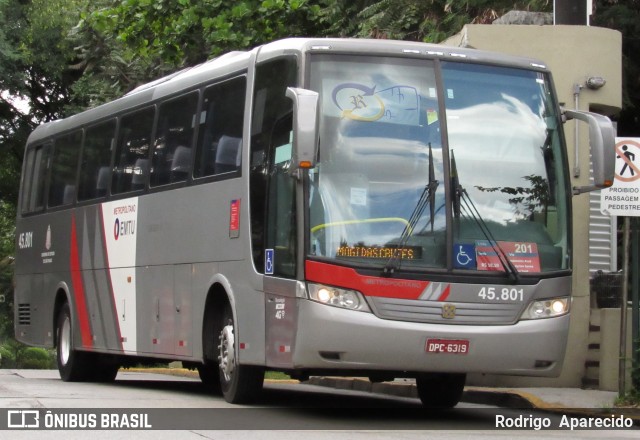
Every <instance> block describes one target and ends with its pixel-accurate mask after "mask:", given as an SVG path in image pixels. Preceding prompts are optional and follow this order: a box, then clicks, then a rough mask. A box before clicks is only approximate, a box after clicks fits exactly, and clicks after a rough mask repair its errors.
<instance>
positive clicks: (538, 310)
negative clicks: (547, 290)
mask: <svg viewBox="0 0 640 440" xmlns="http://www.w3.org/2000/svg"><path fill="white" fill-rule="evenodd" d="M570 304H571V300H570V299H569V298H567V297H562V298H549V299H541V300H537V301H533V302H532V303H531V304H529V307H527V308H526V310H525V311H524V313H523V314H522V318H521V319H540V318H553V317H556V316H562V315H566V314H567V313H569V306H570Z"/></svg>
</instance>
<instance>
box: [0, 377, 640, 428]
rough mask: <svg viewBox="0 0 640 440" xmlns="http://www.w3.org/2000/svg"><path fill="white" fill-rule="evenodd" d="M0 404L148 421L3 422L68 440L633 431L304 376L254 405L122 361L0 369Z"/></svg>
mask: <svg viewBox="0 0 640 440" xmlns="http://www.w3.org/2000/svg"><path fill="white" fill-rule="evenodd" d="M0 408H4V409H3V410H2V411H0V417H3V418H7V420H8V421H7V420H0V427H2V426H5V427H6V426H8V425H9V424H10V423H9V422H11V424H13V425H15V424H16V420H17V419H16V418H15V417H21V416H22V414H25V415H26V416H28V417H32V416H33V415H34V414H38V417H39V423H40V424H41V426H43V425H44V418H45V415H47V417H49V419H48V421H49V422H47V423H48V424H47V427H49V428H51V427H55V426H54V425H56V423H58V426H65V427H68V426H69V423H70V422H69V420H70V419H69V417H70V416H69V414H75V416H73V417H77V418H76V421H79V422H78V423H89V422H91V421H92V420H93V421H94V422H96V423H94V425H100V420H101V417H107V418H108V417H115V419H112V422H113V423H115V424H120V425H119V426H120V427H121V428H123V427H124V428H127V426H126V425H127V424H131V425H132V424H134V422H135V423H138V422H140V421H142V420H143V421H144V423H146V424H147V425H151V427H152V428H153V429H146V428H145V429H142V430H136V431H132V430H123V429H121V430H92V431H91V432H90V433H88V432H87V431H85V430H52V429H45V430H25V429H20V428H18V429H13V430H7V431H0V437H1V438H3V439H7V438H8V439H14V438H15V439H35V438H37V439H38V440H45V439H49V438H51V439H53V438H61V436H62V435H63V434H64V438H65V439H70V440H72V439H76V438H77V439H86V438H87V437H89V438H90V439H91V440H98V439H102V438H105V439H121V438H141V439H150V440H164V439H172V440H174V439H176V438H180V439H182V438H186V439H203V438H204V439H216V440H218V439H249V438H251V439H255V438H257V437H259V438H265V439H276V438H277V439H279V440H282V439H284V440H286V439H299V438H301V437H302V438H304V439H305V440H315V439H328V438H330V439H332V440H341V439H360V438H362V439H365V438H366V439H367V440H377V439H389V438H392V439H409V440H413V439H424V438H427V437H428V438H436V439H438V438H442V439H470V438H492V439H493V438H505V439H507V438H508V439H511V438H514V437H516V436H517V437H518V438H519V439H529V438H537V439H538V438H551V439H553V438H585V439H588V438H594V439H595V438H598V439H600V438H620V439H623V438H624V439H627V438H628V439H637V438H638V431H629V430H619V431H607V432H603V431H589V430H581V431H567V430H551V431H550V430H542V431H537V430H535V429H531V428H530V429H526V430H521V431H517V432H515V431H513V430H507V429H496V428H495V424H496V417H498V416H500V417H506V418H508V419H512V420H516V419H519V420H525V419H526V420H529V421H531V423H535V421H536V420H539V421H544V420H546V419H549V420H551V421H552V426H556V425H558V419H559V418H560V415H552V414H547V413H543V412H535V411H531V410H518V409H506V408H495V407H493V408H492V407H487V406H483V405H475V404H468V403H467V404H465V403H461V404H460V405H459V406H458V407H457V408H456V409H455V410H452V411H441V412H429V411H426V410H424V409H423V408H422V407H421V406H420V402H419V401H418V400H417V399H411V398H400V397H392V396H382V395H372V394H369V393H362V392H357V391H346V390H334V389H328V388H324V387H316V386H312V385H303V384H289V383H267V384H266V386H265V390H264V393H263V395H262V397H261V398H260V400H259V401H258V402H257V403H256V404H255V405H252V406H250V407H249V406H237V405H230V404H228V403H227V402H225V401H224V399H222V398H221V397H219V396H212V395H210V394H208V393H207V392H205V391H204V390H203V388H202V386H201V384H200V381H198V380H195V379H191V378H181V377H174V376H166V375H159V374H148V373H135V372H127V371H121V372H120V373H119V374H118V377H117V378H116V381H115V382H114V383H111V384H92V383H64V382H62V381H61V380H60V379H59V377H58V373H57V372H56V371H42V370H31V371H30V370H0ZM123 408H124V409H126V410H122V409H123ZM29 411H32V412H29ZM33 411H35V412H33ZM47 411H51V412H50V413H49V414H47ZM113 413H115V415H113ZM105 414H107V415H106V416H105ZM137 416H139V418H138V419H135V417H137ZM10 417H13V419H10ZM54 417H57V418H54ZM65 417H66V418H65ZM83 417H84V418H83ZM90 417H94V419H90ZM123 421H124V422H123ZM27 423H28V422H27ZM71 423H73V422H71ZM122 424H124V426H122ZM129 427H131V426H129ZM144 427H145V426H144V425H143V428H144ZM158 428H160V429H161V430H158Z"/></svg>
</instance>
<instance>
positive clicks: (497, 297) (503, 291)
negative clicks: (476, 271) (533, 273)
mask: <svg viewBox="0 0 640 440" xmlns="http://www.w3.org/2000/svg"><path fill="white" fill-rule="evenodd" d="M478 297H479V298H481V299H482V300H484V301H517V302H522V301H524V289H518V288H516V287H503V288H495V287H486V286H485V287H483V288H481V289H480V291H479V292H478Z"/></svg>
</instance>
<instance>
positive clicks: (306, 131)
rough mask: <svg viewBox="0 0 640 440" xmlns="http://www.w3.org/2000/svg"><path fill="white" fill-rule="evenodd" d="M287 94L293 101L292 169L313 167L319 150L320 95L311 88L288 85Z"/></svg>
mask: <svg viewBox="0 0 640 440" xmlns="http://www.w3.org/2000/svg"><path fill="white" fill-rule="evenodd" d="M286 96H287V98H289V99H291V100H292V101H293V151H292V158H291V170H292V171H294V172H295V171H296V170H298V169H300V168H304V169H308V168H313V167H314V166H315V165H316V157H317V150H318V101H319V95H318V93H317V92H313V91H311V90H306V89H298V88H294V87H287V92H286Z"/></svg>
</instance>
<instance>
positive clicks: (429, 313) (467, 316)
mask: <svg viewBox="0 0 640 440" xmlns="http://www.w3.org/2000/svg"><path fill="white" fill-rule="evenodd" d="M368 300H369V304H370V305H371V306H372V309H373V313H374V314H375V315H376V316H377V317H379V318H382V319H393V320H396V321H411V322H424V323H434V324H476V325H496V324H514V323H515V322H516V321H517V320H518V317H519V316H520V314H521V313H522V309H523V307H524V305H523V304H495V303H489V304H484V303H459V302H451V303H447V302H439V301H423V300H407V299H396V298H382V297H369V298H368ZM445 304H448V305H453V306H455V312H454V315H455V316H453V317H451V314H450V313H448V314H447V313H443V305H445ZM450 310H451V307H449V311H450ZM443 315H447V316H449V317H448V318H445V317H443Z"/></svg>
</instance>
